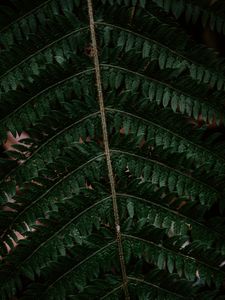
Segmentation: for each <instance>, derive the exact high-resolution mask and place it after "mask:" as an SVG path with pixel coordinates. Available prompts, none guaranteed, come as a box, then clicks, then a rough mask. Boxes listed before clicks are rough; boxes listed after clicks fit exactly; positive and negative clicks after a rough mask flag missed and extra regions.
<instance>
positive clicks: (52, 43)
mask: <svg viewBox="0 0 225 300" xmlns="http://www.w3.org/2000/svg"><path fill="white" fill-rule="evenodd" d="M85 30H88V26H85V27H81V28H79V29H77V30H73V31H72V32H69V33H67V34H66V35H64V36H61V37H60V38H58V39H56V40H55V41H52V42H51V43H49V44H48V45H45V46H44V47H42V48H41V49H38V50H37V51H36V52H34V53H32V54H31V55H29V56H28V57H26V58H24V59H23V60H22V61H20V62H19V63H18V64H16V65H14V66H12V67H11V68H10V69H8V70H7V71H6V72H5V73H3V74H1V75H0V81H2V80H3V78H5V77H7V75H8V74H9V73H11V72H16V71H15V70H16V69H17V68H20V67H22V65H23V64H24V63H28V62H29V60H31V59H32V58H34V57H35V56H37V55H38V54H40V53H42V52H43V51H45V50H46V49H48V48H50V47H51V46H53V45H55V44H57V43H58V42H60V41H63V40H64V39H67V38H68V37H70V36H72V35H74V34H77V33H80V32H82V31H85ZM30 75H31V74H30Z"/></svg>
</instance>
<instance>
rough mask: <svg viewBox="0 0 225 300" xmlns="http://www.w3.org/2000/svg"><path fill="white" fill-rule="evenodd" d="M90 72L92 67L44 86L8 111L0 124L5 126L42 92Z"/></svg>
mask: <svg viewBox="0 0 225 300" xmlns="http://www.w3.org/2000/svg"><path fill="white" fill-rule="evenodd" d="M92 72H94V68H91V69H88V70H84V71H81V72H79V73H77V74H74V75H71V76H69V77H67V78H64V79H63V80H60V81H58V82H56V83H54V84H52V85H50V86H48V87H46V88H45V89H44V90H42V91H40V92H38V93H37V94H35V95H34V96H32V97H31V98H29V99H27V100H26V101H25V102H24V103H23V104H21V105H19V106H18V107H17V108H16V109H15V110H14V111H12V112H10V113H9V114H8V115H6V116H5V117H4V118H2V119H1V120H0V126H1V127H3V128H4V127H7V123H6V121H7V120H10V119H11V118H12V117H13V116H14V115H17V114H19V112H20V111H22V110H23V109H24V108H25V107H26V106H28V105H30V104H31V103H32V101H34V100H35V99H36V98H38V97H39V96H42V95H43V94H45V93H48V92H49V91H51V90H54V89H55V88H57V87H59V86H62V85H63V84H67V83H68V82H69V81H73V79H74V78H76V77H79V76H82V75H84V74H88V73H92ZM4 129H5V128H4ZM9 129H10V128H9Z"/></svg>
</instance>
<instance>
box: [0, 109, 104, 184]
mask: <svg viewBox="0 0 225 300" xmlns="http://www.w3.org/2000/svg"><path fill="white" fill-rule="evenodd" d="M99 113H100V112H99V111H97V112H94V113H92V114H89V115H87V116H85V117H83V118H82V119H80V120H78V121H76V122H73V123H72V124H70V125H69V126H67V127H65V128H63V129H62V130H60V131H59V132H57V133H56V134H54V135H53V136H51V137H50V138H49V139H47V140H46V141H45V142H44V143H42V144H41V145H40V147H38V148H37V149H36V150H35V151H34V152H33V153H32V154H31V155H30V156H29V157H27V159H25V160H24V161H23V162H22V163H21V164H20V165H17V166H16V167H15V168H13V169H11V170H10V171H9V172H8V173H7V174H6V175H5V176H4V179H3V180H2V181H0V184H2V183H4V180H7V178H8V177H9V176H12V175H14V176H16V172H18V171H19V170H21V169H23V168H24V167H26V165H27V164H29V163H30V162H31V161H33V160H35V158H36V157H37V156H39V155H40V152H41V151H42V150H43V151H44V150H45V149H46V147H47V146H49V145H50V144H51V143H56V142H57V138H60V137H61V136H62V135H64V134H66V133H67V132H69V131H70V130H71V129H73V128H74V127H76V126H77V125H79V124H82V123H83V122H85V121H86V120H89V119H91V118H93V117H96V116H97V115H99ZM56 157H57V155H55V158H56ZM28 167H30V165H29V166H28ZM37 167H38V166H37Z"/></svg>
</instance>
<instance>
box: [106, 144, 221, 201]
mask: <svg viewBox="0 0 225 300" xmlns="http://www.w3.org/2000/svg"><path fill="white" fill-rule="evenodd" d="M111 152H112V153H115V155H125V156H128V157H133V158H135V159H137V160H139V161H145V162H149V164H152V165H156V166H158V167H159V168H160V169H161V171H163V170H165V171H168V172H172V173H173V174H174V175H175V174H176V175H175V176H176V177H177V178H183V179H184V180H185V181H186V180H188V182H189V183H192V185H193V184H196V188H197V189H198V190H199V192H200V191H201V192H202V191H207V192H208V193H209V194H210V195H211V197H212V198H211V197H209V198H208V199H205V198H204V195H199V197H200V202H201V204H202V205H207V206H209V207H210V206H211V205H212V204H213V203H214V202H215V201H216V200H218V198H219V192H218V191H217V190H216V189H215V188H214V187H211V186H209V185H207V184H206V183H205V182H202V181H200V180H199V179H196V178H194V177H192V176H190V175H188V174H185V173H182V172H181V171H179V170H177V169H174V168H172V167H170V166H167V165H165V164H163V163H161V162H159V161H156V160H153V159H150V158H146V157H143V156H140V155H137V154H134V153H130V152H127V151H124V150H111ZM128 166H129V164H128ZM159 173H160V171H159ZM172 173H171V174H172ZM150 174H151V172H149V176H150ZM139 176H141V173H140V174H139ZM156 176H159V175H156ZM167 176H168V175H167ZM150 177H151V176H150ZM148 179H149V177H146V180H148ZM159 184H160V183H159ZM169 189H170V187H169ZM189 189H190V187H189ZM172 191H174V190H171V192H172ZM183 192H186V193H187V191H184V190H182V192H181V193H180V192H178V194H180V195H183ZM187 196H189V195H188V194H187ZM205 196H207V193H206V194H205ZM196 197H198V193H195V196H194V198H196ZM207 202H208V203H207Z"/></svg>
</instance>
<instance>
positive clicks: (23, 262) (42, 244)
mask: <svg viewBox="0 0 225 300" xmlns="http://www.w3.org/2000/svg"><path fill="white" fill-rule="evenodd" d="M109 199H111V196H108V197H105V198H104V199H102V200H100V201H97V202H95V203H94V204H93V205H91V206H89V207H87V208H86V209H84V210H83V211H81V212H80V213H79V214H78V215H76V216H75V217H74V218H72V219H71V220H69V221H68V222H66V223H65V224H64V225H63V226H62V227H60V229H59V230H57V231H55V232H54V234H53V235H51V236H50V237H49V238H48V239H46V240H44V241H43V242H42V243H41V244H40V245H39V246H38V247H37V248H36V249H35V250H34V251H32V252H31V253H30V254H29V256H28V257H26V258H25V259H24V260H23V261H21V262H20V263H19V265H18V266H17V267H18V268H19V267H23V265H24V264H25V263H27V262H28V263H29V260H30V259H31V258H32V257H33V256H34V255H35V253H37V252H38V251H39V250H40V249H41V248H42V247H44V246H45V245H46V244H48V243H49V241H51V240H53V239H54V238H55V237H56V236H58V235H60V233H63V232H64V231H65V229H67V228H68V227H69V226H70V225H71V224H72V223H74V222H75V221H76V220H78V219H79V218H80V217H82V216H83V215H85V214H86V213H87V212H90V211H91V210H92V209H93V208H95V207H96V206H99V205H102V204H103V203H105V202H106V201H108V200H109ZM72 230H74V228H73V229H72Z"/></svg>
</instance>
